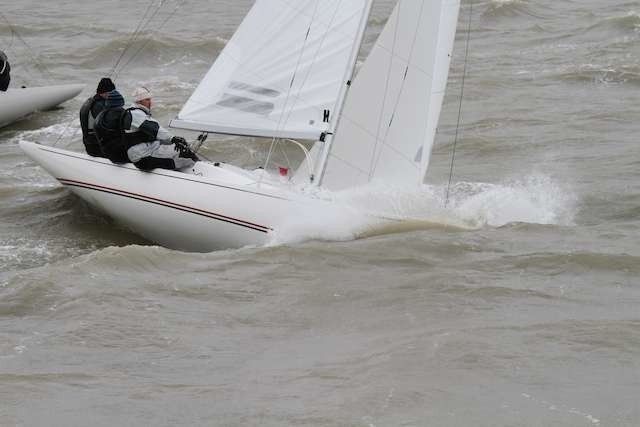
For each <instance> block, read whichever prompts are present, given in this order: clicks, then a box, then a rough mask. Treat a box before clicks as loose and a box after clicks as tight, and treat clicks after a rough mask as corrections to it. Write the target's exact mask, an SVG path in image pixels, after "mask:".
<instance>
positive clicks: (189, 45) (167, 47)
mask: <svg viewBox="0 0 640 427" xmlns="http://www.w3.org/2000/svg"><path fill="white" fill-rule="evenodd" d="M130 38H131V37H130V35H121V36H118V37H115V38H113V39H111V40H110V41H109V43H107V44H105V45H103V46H100V47H97V48H94V49H87V50H83V51H82V53H80V54H77V55H76V59H77V60H79V61H81V65H83V66H89V67H99V66H105V65H108V66H111V65H113V64H114V62H115V61H116V59H117V58H118V57H119V56H120V54H121V52H122V51H123V50H124V49H125V48H127V46H128V52H126V53H125V55H124V57H123V61H125V62H126V61H128V60H129V58H131V56H132V55H136V58H135V60H136V61H144V60H145V58H150V59H157V58H158V57H163V56H167V57H170V58H175V57H176V56H177V55H178V53H181V54H187V53H188V54H189V55H197V54H198V53H201V54H204V55H210V54H211V53H214V52H219V51H221V50H222V48H223V47H224V46H225V45H226V44H227V42H228V40H227V39H224V38H222V37H212V38H211V39H184V38H172V37H167V36H165V35H156V34H147V35H144V36H142V37H140V38H138V39H137V40H136V41H134V42H133V43H131V45H130V46H129V43H130Z"/></svg>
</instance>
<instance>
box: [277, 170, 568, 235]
mask: <svg viewBox="0 0 640 427" xmlns="http://www.w3.org/2000/svg"><path fill="white" fill-rule="evenodd" d="M327 196H328V197H330V198H331V200H332V204H331V207H330V208H329V209H328V210H321V211H320V210H317V209H313V208H310V209H309V210H308V211H307V212H304V214H302V215H301V214H299V213H298V214H296V215H295V217H292V218H289V219H288V220H287V221H286V223H285V224H284V226H283V227H282V228H281V229H279V230H277V231H276V232H275V233H274V236H273V240H272V242H271V244H281V243H292V242H300V241H305V240H310V239H311V240H313V239H317V240H352V239H356V238H360V237H369V236H374V235H379V234H392V233H399V232H407V231H415V230H428V229H434V228H435V229H451V230H476V229H481V228H484V227H502V226H505V225H507V224H512V223H530V224H545V225H573V221H574V216H575V212H576V197H575V196H574V195H573V193H572V192H571V191H570V189H567V188H565V187H564V186H562V185H559V184H558V183H556V182H554V181H553V180H552V179H550V178H548V177H546V176H539V175H534V176H530V177H527V178H525V179H524V180H520V181H513V182H507V183H504V184H487V183H473V182H460V183H457V184H456V185H454V186H453V187H452V188H451V191H450V194H449V200H448V202H447V203H446V206H445V200H446V198H447V196H446V188H445V187H443V186H432V185H425V186H422V187H420V188H418V189H415V190H407V189H405V188H402V187H393V186H388V185H380V184H372V185H369V186H366V187H362V188H358V189H354V190H346V191H342V192H336V193H332V194H329V195H327Z"/></svg>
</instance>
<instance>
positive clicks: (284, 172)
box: [278, 166, 289, 176]
mask: <svg viewBox="0 0 640 427" xmlns="http://www.w3.org/2000/svg"><path fill="white" fill-rule="evenodd" d="M278 169H280V176H287V175H288V174H289V168H283V167H282V166H280V167H279V168H278Z"/></svg>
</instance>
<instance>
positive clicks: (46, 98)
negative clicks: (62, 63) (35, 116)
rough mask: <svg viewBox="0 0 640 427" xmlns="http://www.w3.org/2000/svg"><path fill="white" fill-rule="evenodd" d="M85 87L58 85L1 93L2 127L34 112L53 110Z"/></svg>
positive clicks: (0, 117) (0, 112)
mask: <svg viewBox="0 0 640 427" xmlns="http://www.w3.org/2000/svg"><path fill="white" fill-rule="evenodd" d="M82 89H84V85H81V84H71V85H57V86H42V87H29V88H23V89H17V88H10V89H7V91H6V92H0V127H3V126H6V125H8V124H10V123H13V122H15V121H16V120H19V119H21V118H23V117H25V116H27V115H29V114H31V113H33V112H34V111H41V110H47V109H49V108H53V107H55V106H56V105H58V104H61V103H63V102H64V101H66V100H68V99H71V98H73V97H75V96H77V95H78V94H79V93H80V92H82Z"/></svg>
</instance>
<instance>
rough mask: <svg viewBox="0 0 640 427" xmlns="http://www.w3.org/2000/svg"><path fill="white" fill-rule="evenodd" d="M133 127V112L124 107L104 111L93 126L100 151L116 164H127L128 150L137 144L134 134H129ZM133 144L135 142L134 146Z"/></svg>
mask: <svg viewBox="0 0 640 427" xmlns="http://www.w3.org/2000/svg"><path fill="white" fill-rule="evenodd" d="M130 127H131V112H130V111H129V110H128V109H125V108H123V107H112V108H107V109H105V110H102V111H101V112H100V114H98V117H96V121H95V123H94V124H93V130H94V132H95V134H96V138H97V139H98V144H99V145H100V149H101V150H102V152H103V153H104V154H105V155H106V157H107V158H108V159H109V160H111V161H112V162H114V163H127V162H129V158H128V157H127V150H128V149H129V147H131V146H132V145H135V144H136V143H137V142H135V141H132V137H135V132H134V133H133V134H127V132H126V131H127V130H129V128H130ZM132 142H135V143H133V144H132Z"/></svg>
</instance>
